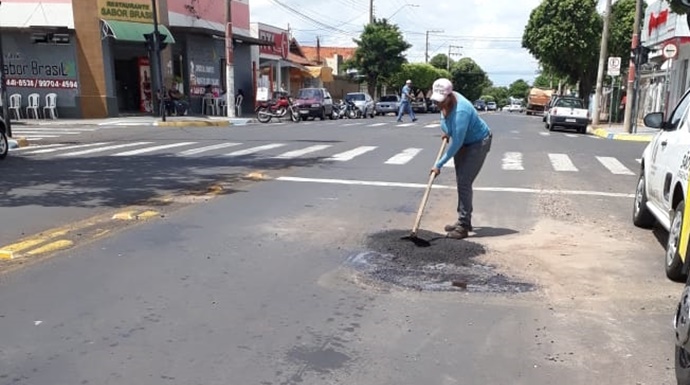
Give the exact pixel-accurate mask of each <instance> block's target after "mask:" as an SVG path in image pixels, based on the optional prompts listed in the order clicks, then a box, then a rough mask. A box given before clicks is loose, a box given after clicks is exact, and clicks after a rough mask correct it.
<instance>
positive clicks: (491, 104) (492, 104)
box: [486, 102, 498, 111]
mask: <svg viewBox="0 0 690 385" xmlns="http://www.w3.org/2000/svg"><path fill="white" fill-rule="evenodd" d="M497 109H498V106H497V105H496V102H488V103H486V110H487V111H496V110H497Z"/></svg>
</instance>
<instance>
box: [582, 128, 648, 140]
mask: <svg viewBox="0 0 690 385" xmlns="http://www.w3.org/2000/svg"><path fill="white" fill-rule="evenodd" d="M592 134H593V135H594V136H598V137H600V138H604V139H612V140H626V141H630V142H651V141H652V139H653V138H654V135H649V134H627V133H624V134H614V133H612V132H608V131H607V130H605V129H603V128H593V129H592Z"/></svg>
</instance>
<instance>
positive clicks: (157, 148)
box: [111, 142, 196, 156]
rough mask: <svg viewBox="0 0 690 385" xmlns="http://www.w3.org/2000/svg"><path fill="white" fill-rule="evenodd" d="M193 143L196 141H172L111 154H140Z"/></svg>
mask: <svg viewBox="0 0 690 385" xmlns="http://www.w3.org/2000/svg"><path fill="white" fill-rule="evenodd" d="M192 144H196V142H180V143H170V144H163V145H160V146H153V147H146V148H140V149H138V150H131V151H125V152H120V153H117V154H112V155H111V156H132V155H140V154H146V153H149V152H154V151H158V150H166V149H168V148H175V147H182V146H191V145H192Z"/></svg>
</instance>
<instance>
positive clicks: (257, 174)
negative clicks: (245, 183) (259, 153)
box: [244, 172, 269, 180]
mask: <svg viewBox="0 0 690 385" xmlns="http://www.w3.org/2000/svg"><path fill="white" fill-rule="evenodd" d="M244 179H249V180H266V179H269V177H268V176H267V175H266V174H264V173H262V172H250V173H249V174H247V175H245V176H244Z"/></svg>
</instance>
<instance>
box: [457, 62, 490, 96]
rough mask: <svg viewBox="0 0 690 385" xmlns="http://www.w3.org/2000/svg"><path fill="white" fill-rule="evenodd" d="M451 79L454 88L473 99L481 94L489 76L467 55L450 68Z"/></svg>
mask: <svg viewBox="0 0 690 385" xmlns="http://www.w3.org/2000/svg"><path fill="white" fill-rule="evenodd" d="M451 80H452V82H453V89H454V90H456V91H458V92H459V93H461V94H462V95H463V96H465V97H466V98H467V99H468V100H470V101H473V100H477V99H479V98H480V97H481V96H482V91H483V90H484V88H485V86H486V85H487V82H488V80H489V78H488V77H487V76H486V72H484V70H482V68H481V67H480V66H479V64H477V63H476V62H475V61H474V60H472V59H470V58H468V57H464V58H462V59H460V60H458V62H457V63H455V65H454V66H453V67H452V68H451Z"/></svg>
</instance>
